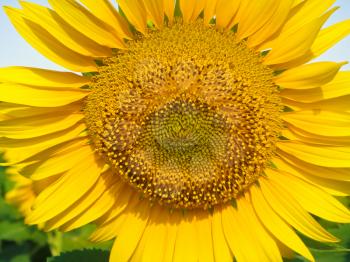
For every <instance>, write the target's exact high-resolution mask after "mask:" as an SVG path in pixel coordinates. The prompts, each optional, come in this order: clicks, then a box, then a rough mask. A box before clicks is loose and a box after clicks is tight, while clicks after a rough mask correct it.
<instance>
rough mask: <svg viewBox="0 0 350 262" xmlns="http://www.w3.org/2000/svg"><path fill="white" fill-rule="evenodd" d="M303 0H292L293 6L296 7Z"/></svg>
mask: <svg viewBox="0 0 350 262" xmlns="http://www.w3.org/2000/svg"><path fill="white" fill-rule="evenodd" d="M304 1H305V0H294V1H293V7H296V6H297V5H300V4H301V3H303V2H304Z"/></svg>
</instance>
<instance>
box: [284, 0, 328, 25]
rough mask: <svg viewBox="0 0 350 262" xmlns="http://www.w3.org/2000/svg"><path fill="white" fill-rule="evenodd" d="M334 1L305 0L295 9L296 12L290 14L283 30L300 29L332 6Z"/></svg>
mask: <svg viewBox="0 0 350 262" xmlns="http://www.w3.org/2000/svg"><path fill="white" fill-rule="evenodd" d="M334 3H335V0H323V1H318V0H307V1H304V3H303V4H301V5H300V7H299V8H296V10H297V12H295V13H294V12H292V13H291V14H290V17H289V19H288V21H287V22H286V24H285V26H284V30H285V31H288V30H293V29H296V28H301V27H302V26H304V25H306V24H307V23H309V22H311V21H312V20H313V19H315V18H317V17H319V16H321V15H323V14H324V13H325V12H326V11H327V10H328V9H329V8H330V7H331V6H332V5H333V4H334Z"/></svg>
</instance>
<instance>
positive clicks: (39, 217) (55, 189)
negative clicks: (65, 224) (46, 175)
mask: <svg viewBox="0 0 350 262" xmlns="http://www.w3.org/2000/svg"><path fill="white" fill-rule="evenodd" d="M84 149H85V152H83V153H81V161H80V162H79V163H77V165H76V166H75V167H74V168H72V169H70V170H69V171H68V172H67V173H65V174H63V175H62V176H61V177H60V178H59V179H58V180H57V181H56V183H53V184H51V185H50V186H49V187H47V188H46V189H44V190H43V191H42V192H41V193H40V194H39V195H38V196H37V198H36V199H35V202H34V205H33V211H32V212H31V214H30V215H29V216H28V217H27V218H26V222H27V223H29V224H39V223H42V222H45V221H47V220H48V219H51V218H53V217H55V216H57V215H58V214H60V213H61V212H63V211H64V210H66V209H67V208H68V207H70V206H72V205H73V204H74V203H75V202H76V201H78V200H79V199H80V198H81V197H82V196H83V195H84V194H86V192H87V191H88V190H90V189H91V188H92V187H93V185H94V184H95V183H96V181H97V179H98V177H99V175H100V173H101V170H102V167H103V165H104V163H103V161H102V162H99V161H98V160H97V159H96V158H95V156H94V154H95V153H94V152H93V151H92V150H91V148H90V147H89V146H88V147H85V148H84ZM82 173H83V174H84V177H82V176H81V174H82ZM67 195H69V198H67Z"/></svg>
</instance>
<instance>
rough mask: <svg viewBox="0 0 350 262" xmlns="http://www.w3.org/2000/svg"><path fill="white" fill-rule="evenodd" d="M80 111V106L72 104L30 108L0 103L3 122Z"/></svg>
mask: <svg viewBox="0 0 350 262" xmlns="http://www.w3.org/2000/svg"><path fill="white" fill-rule="evenodd" d="M80 110H81V104H80V103H79V101H78V102H77V103H72V104H69V105H65V106H60V107H31V106H25V105H18V104H12V103H5V102H2V103H0V115H1V116H2V117H3V118H4V119H3V120H10V119H15V118H23V117H34V116H38V115H44V114H54V113H56V114H66V115H67V114H72V113H74V112H79V111H80Z"/></svg>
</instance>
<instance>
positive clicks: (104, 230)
mask: <svg viewBox="0 0 350 262" xmlns="http://www.w3.org/2000/svg"><path fill="white" fill-rule="evenodd" d="M117 184H119V183H117ZM121 187H122V188H124V187H128V189H129V191H132V192H134V191H133V190H132V188H130V185H124V183H122V185H121ZM117 191H118V192H117V195H116V196H115V198H114V199H115V205H114V206H113V207H112V208H111V209H110V210H109V211H108V213H110V212H113V211H114V207H115V206H116V204H117V203H118V201H119V198H120V197H121V196H122V194H123V192H120V189H117ZM138 205H139V206H140V205H142V202H140V197H139V196H138V195H137V194H134V195H133V197H132V198H130V199H129V201H128V202H127V208H126V209H124V210H123V211H122V212H121V213H120V214H119V215H118V216H117V217H114V218H113V219H112V220H109V221H106V220H105V218H106V215H107V217H108V213H107V214H106V215H104V216H102V217H101V218H99V219H98V220H97V221H96V224H97V225H99V227H98V228H97V229H96V230H95V231H94V232H93V233H92V234H91V236H90V237H89V240H90V241H93V242H101V241H107V240H110V239H112V238H115V237H116V236H117V235H118V234H119V232H120V230H121V229H122V227H123V226H124V225H128V224H125V223H126V222H127V218H128V215H129V214H130V213H134V212H135V210H137V209H135V208H138Z"/></svg>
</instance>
